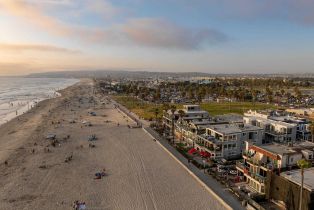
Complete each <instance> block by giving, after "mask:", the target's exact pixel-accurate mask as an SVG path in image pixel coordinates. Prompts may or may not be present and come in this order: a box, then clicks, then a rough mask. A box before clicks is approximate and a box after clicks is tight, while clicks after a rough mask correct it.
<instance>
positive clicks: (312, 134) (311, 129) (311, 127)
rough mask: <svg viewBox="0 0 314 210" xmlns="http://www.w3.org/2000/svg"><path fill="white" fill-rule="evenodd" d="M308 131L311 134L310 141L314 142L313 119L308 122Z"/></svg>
mask: <svg viewBox="0 0 314 210" xmlns="http://www.w3.org/2000/svg"><path fill="white" fill-rule="evenodd" d="M310 132H311V136H312V142H313V143H314V121H312V122H311V124H310Z"/></svg>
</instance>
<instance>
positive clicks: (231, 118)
mask: <svg viewBox="0 0 314 210" xmlns="http://www.w3.org/2000/svg"><path fill="white" fill-rule="evenodd" d="M216 119H217V120H218V121H226V122H243V116H242V115H239V114H224V115H217V116H216Z"/></svg>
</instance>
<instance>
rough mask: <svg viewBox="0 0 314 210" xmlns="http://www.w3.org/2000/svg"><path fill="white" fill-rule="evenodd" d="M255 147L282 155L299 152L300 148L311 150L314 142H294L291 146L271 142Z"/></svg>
mask: <svg viewBox="0 0 314 210" xmlns="http://www.w3.org/2000/svg"><path fill="white" fill-rule="evenodd" d="M256 147H259V148H261V149H263V150H266V151H268V152H270V153H273V154H275V155H283V154H289V153H290V154H292V153H300V152H301V150H310V151H313V148H314V143H312V142H309V141H303V142H298V143H294V144H293V146H288V145H285V144H276V143H273V144H264V145H260V146H256Z"/></svg>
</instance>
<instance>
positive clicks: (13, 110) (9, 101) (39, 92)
mask: <svg viewBox="0 0 314 210" xmlns="http://www.w3.org/2000/svg"><path fill="white" fill-rule="evenodd" d="M78 81H79V80H77V79H59V78H24V77H0V125H1V124H3V123H6V122H8V121H9V120H11V119H13V118H14V117H16V116H18V115H21V114H23V113H24V112H27V111H28V110H29V109H31V108H33V107H35V106H36V104H37V103H38V102H40V101H42V100H45V99H49V98H53V97H57V96H58V95H59V93H57V91H58V90H61V89H64V88H66V87H68V86H71V85H73V84H75V83H76V82H78Z"/></svg>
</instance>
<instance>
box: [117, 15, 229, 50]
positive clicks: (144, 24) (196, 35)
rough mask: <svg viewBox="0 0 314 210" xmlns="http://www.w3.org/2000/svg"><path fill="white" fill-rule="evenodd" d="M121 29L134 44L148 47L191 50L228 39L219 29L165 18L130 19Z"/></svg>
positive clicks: (122, 34) (123, 34)
mask: <svg viewBox="0 0 314 210" xmlns="http://www.w3.org/2000/svg"><path fill="white" fill-rule="evenodd" d="M119 30H120V31H119V32H120V33H121V36H124V37H125V39H127V40H129V41H130V42H132V43H133V44H136V45H139V46H147V47H159V48H174V49H185V50H190V49H198V48H200V47H202V46H203V44H217V43H220V42H224V41H226V40H227V36H226V35H225V34H223V33H221V32H219V31H217V30H213V29H192V28H185V27H182V26H179V25H177V24H175V23H172V22H169V21H166V20H164V19H149V18H144V19H130V20H128V21H127V22H126V23H125V24H124V25H121V26H120V27H119Z"/></svg>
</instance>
